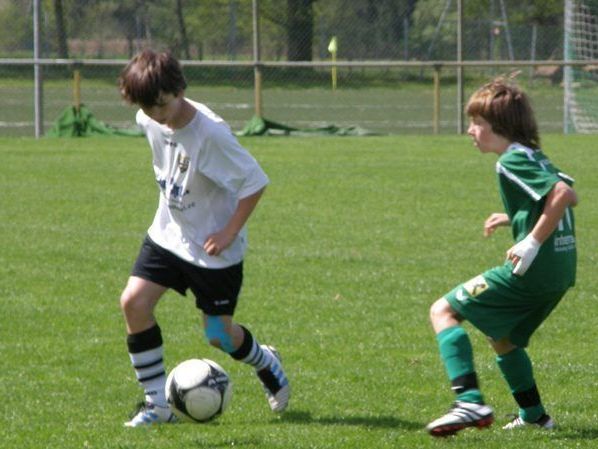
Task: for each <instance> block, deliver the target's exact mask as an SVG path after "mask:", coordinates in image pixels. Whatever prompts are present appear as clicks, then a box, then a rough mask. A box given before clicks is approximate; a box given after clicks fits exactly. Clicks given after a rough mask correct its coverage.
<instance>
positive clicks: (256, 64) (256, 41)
mask: <svg viewBox="0 0 598 449" xmlns="http://www.w3.org/2000/svg"><path fill="white" fill-rule="evenodd" d="M259 25H260V18H259V0H253V86H254V87H253V89H254V102H255V105H254V107H255V115H256V116H258V117H262V68H261V66H260V26H259Z"/></svg>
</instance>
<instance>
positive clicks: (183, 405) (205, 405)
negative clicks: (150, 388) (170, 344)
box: [166, 359, 233, 422]
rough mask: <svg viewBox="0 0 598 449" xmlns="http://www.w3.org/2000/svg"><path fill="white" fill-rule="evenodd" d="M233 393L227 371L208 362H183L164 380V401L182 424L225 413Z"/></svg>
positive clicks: (190, 360) (212, 362) (209, 418)
mask: <svg viewBox="0 0 598 449" xmlns="http://www.w3.org/2000/svg"><path fill="white" fill-rule="evenodd" d="M232 392H233V389H232V382H231V381H230V378H229V377H228V374H227V373H226V371H224V369H223V368H222V367H221V366H220V365H218V364H217V363H216V362H214V361H212V360H208V359H189V360H185V361H184V362H182V363H180V364H178V365H177V366H176V367H175V368H174V369H173V370H172V371H171V372H170V374H169V375H168V378H167V379H166V400H167V401H168V405H169V406H170V409H171V410H172V412H173V413H174V414H175V415H176V416H177V417H178V418H180V419H181V420H182V421H192V422H205V421H209V420H211V419H214V418H215V417H217V416H218V415H220V414H221V413H222V412H223V411H224V410H226V407H227V406H228V403H229V402H230V399H231V396H232Z"/></svg>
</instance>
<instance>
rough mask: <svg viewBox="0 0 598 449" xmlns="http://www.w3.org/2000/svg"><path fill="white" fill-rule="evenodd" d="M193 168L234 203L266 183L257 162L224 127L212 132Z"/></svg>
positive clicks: (266, 178) (264, 175)
mask: <svg viewBox="0 0 598 449" xmlns="http://www.w3.org/2000/svg"><path fill="white" fill-rule="evenodd" d="M197 165H198V166H197V169H198V170H199V171H200V172H201V173H203V174H204V175H205V176H207V177H208V178H210V179H211V180H212V181H213V182H214V183H216V184H217V185H219V186H220V187H222V188H223V189H226V190H227V191H229V192H231V193H232V194H234V195H235V196H236V197H237V198H238V199H242V198H246V197H248V196H250V195H252V194H254V193H255V192H257V191H258V190H260V189H262V188H264V187H265V186H266V185H267V184H268V182H269V181H268V177H267V176H266V174H265V173H264V171H263V170H262V168H261V167H260V166H259V164H258V163H257V161H256V160H255V159H254V158H253V156H251V154H249V152H248V151H247V150H246V149H245V148H243V147H242V146H241V145H240V144H239V142H238V141H237V138H236V137H235V136H234V135H233V134H232V133H231V132H230V130H229V129H228V128H227V127H225V126H219V127H216V128H215V129H214V130H213V132H212V133H211V135H210V136H209V138H208V139H207V140H206V142H205V146H204V148H203V150H202V151H201V153H200V155H199V158H198V164H197Z"/></svg>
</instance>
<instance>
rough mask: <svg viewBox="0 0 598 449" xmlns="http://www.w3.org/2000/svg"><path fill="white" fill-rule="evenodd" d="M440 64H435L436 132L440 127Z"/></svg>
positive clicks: (436, 132)
mask: <svg viewBox="0 0 598 449" xmlns="http://www.w3.org/2000/svg"><path fill="white" fill-rule="evenodd" d="M441 67H442V66H441V65H440V64H434V115H433V117H432V126H433V129H434V134H438V131H439V129H440V68H441Z"/></svg>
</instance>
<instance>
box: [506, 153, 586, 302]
mask: <svg viewBox="0 0 598 449" xmlns="http://www.w3.org/2000/svg"><path fill="white" fill-rule="evenodd" d="M496 172H497V175H498V185H499V190H500V196H501V198H502V201H503V204H504V207H505V211H506V213H507V215H508V216H509V219H510V221H511V226H512V231H513V238H514V239H515V241H516V242H519V241H520V240H522V239H523V238H524V237H525V236H526V235H528V234H529V233H530V231H531V230H532V228H533V227H534V225H535V224H536V222H537V221H538V218H539V217H540V215H541V214H542V211H543V210H544V205H545V203H546V196H547V195H548V193H549V192H550V191H551V190H552V189H553V187H554V185H555V184H556V183H557V182H559V181H564V182H566V183H567V184H569V185H572V184H573V179H572V178H571V177H569V176H567V175H565V174H564V173H562V172H561V171H559V169H558V168H556V167H555V166H554V165H552V163H551V162H550V161H549V160H548V158H547V157H546V156H545V155H544V153H542V151H540V150H532V149H530V148H527V147H525V146H523V145H520V144H518V143H514V144H512V145H511V146H509V148H508V149H507V150H506V151H505V152H504V153H503V154H501V156H500V157H499V159H498V161H497V163H496ZM576 264H577V252H576V246H575V220H574V217H573V211H572V210H571V208H567V209H566V211H565V214H564V216H563V218H562V219H561V221H560V222H559V224H558V226H557V228H556V229H555V231H554V232H553V233H552V234H551V235H550V237H548V239H546V241H545V242H544V243H543V244H542V246H541V248H540V251H539V252H538V255H537V256H536V258H535V259H534V261H533V262H532V264H531V266H530V268H529V269H528V271H527V272H526V273H525V274H524V275H523V276H515V275H513V274H512V273H511V271H512V269H513V265H512V263H511V262H509V261H507V262H506V263H505V265H504V266H503V267H502V269H499V270H496V271H495V273H496V274H497V275H499V276H500V277H502V280H503V281H507V282H509V283H510V284H511V285H512V286H513V287H515V288H521V289H522V290H525V291H536V292H540V291H545V292H549V291H564V290H566V289H567V288H569V287H571V286H573V285H574V284H575V271H576ZM503 276H504V277H503ZM497 280H498V279H497Z"/></svg>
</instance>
